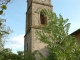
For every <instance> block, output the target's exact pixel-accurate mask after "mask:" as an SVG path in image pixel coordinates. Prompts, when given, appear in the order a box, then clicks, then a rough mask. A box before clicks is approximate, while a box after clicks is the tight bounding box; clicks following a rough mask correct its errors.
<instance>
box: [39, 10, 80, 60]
mask: <svg viewBox="0 0 80 60" xmlns="http://www.w3.org/2000/svg"><path fill="white" fill-rule="evenodd" d="M41 12H43V14H44V15H45V16H46V17H47V20H48V22H47V25H45V26H43V27H41V30H40V31H37V34H38V36H39V40H40V41H42V42H44V43H45V44H47V48H48V49H49V55H48V59H47V60H80V54H79V52H80V45H79V44H78V43H77V40H76V38H75V37H73V36H70V35H68V30H69V27H70V23H68V19H63V17H62V15H59V17H57V15H56V14H55V13H53V12H52V11H50V10H45V9H43V10H42V11H41Z"/></svg>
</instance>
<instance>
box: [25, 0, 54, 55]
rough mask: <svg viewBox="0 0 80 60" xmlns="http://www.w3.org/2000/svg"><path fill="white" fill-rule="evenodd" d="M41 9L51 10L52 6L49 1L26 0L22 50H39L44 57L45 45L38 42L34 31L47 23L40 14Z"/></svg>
mask: <svg viewBox="0 0 80 60" xmlns="http://www.w3.org/2000/svg"><path fill="white" fill-rule="evenodd" d="M42 9H50V10H52V9H53V6H52V5H51V0H27V12H26V31H25V36H24V50H29V51H31V52H33V51H35V50H39V51H40V52H41V53H42V54H43V55H44V56H46V55H47V53H46V52H45V51H47V50H46V49H45V46H46V44H44V43H42V42H41V41H39V40H38V38H37V35H36V33H35V32H36V30H40V28H37V26H43V25H45V24H46V22H47V19H46V18H45V17H44V16H43V15H42V14H41V12H40V11H41V10H42ZM37 12H39V13H37Z"/></svg>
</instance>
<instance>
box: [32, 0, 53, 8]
mask: <svg viewBox="0 0 80 60" xmlns="http://www.w3.org/2000/svg"><path fill="white" fill-rule="evenodd" d="M32 3H36V4H40V5H45V6H49V7H53V6H52V5H50V4H45V3H40V2H37V1H33V2H32Z"/></svg>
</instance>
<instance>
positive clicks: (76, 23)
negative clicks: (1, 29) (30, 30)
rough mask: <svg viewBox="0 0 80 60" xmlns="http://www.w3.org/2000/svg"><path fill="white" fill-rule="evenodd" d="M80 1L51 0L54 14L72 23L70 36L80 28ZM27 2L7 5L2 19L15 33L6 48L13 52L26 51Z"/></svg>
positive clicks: (15, 2) (24, 0) (13, 2)
mask: <svg viewBox="0 0 80 60" xmlns="http://www.w3.org/2000/svg"><path fill="white" fill-rule="evenodd" d="M79 2H80V0H51V4H52V5H53V12H55V13H56V14H57V15H59V14H61V15H62V16H63V18H64V19H66V18H68V19H69V22H70V23H71V25H70V29H69V34H70V33H72V32H74V31H75V30H77V29H79V28H80V3H79ZM26 11H27V2H26V0H15V1H14V0H13V1H12V2H11V3H9V4H8V5H7V10H5V11H4V13H5V15H4V16H0V18H5V19H6V26H9V27H10V28H11V29H12V30H13V33H11V34H10V36H9V39H7V42H6V43H5V47H6V48H11V49H12V50H13V52H15V53H16V52H17V51H19V50H21V51H23V50H24V35H25V21H26V14H25V13H26Z"/></svg>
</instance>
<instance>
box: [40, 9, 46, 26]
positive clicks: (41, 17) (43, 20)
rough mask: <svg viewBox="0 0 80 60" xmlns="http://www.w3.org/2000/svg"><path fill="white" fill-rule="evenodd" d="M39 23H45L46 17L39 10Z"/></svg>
mask: <svg viewBox="0 0 80 60" xmlns="http://www.w3.org/2000/svg"><path fill="white" fill-rule="evenodd" d="M40 23H41V25H46V24H47V17H46V16H45V15H44V14H43V12H42V11H41V12H40Z"/></svg>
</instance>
